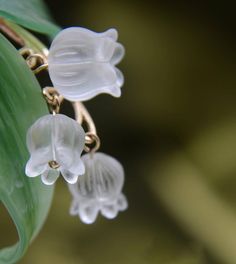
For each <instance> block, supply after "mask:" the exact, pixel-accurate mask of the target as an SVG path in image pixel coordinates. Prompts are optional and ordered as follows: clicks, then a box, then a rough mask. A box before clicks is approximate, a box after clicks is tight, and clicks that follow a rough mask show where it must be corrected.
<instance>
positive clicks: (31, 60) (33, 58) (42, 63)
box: [26, 53, 48, 74]
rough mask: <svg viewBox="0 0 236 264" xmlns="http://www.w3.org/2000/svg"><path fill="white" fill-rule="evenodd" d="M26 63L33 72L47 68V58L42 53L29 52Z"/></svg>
mask: <svg viewBox="0 0 236 264" xmlns="http://www.w3.org/2000/svg"><path fill="white" fill-rule="evenodd" d="M26 63H27V64H28V66H29V67H30V69H31V70H32V71H33V72H34V73H35V74H37V73H39V72H41V71H42V70H45V69H47V68H48V63H47V59H46V58H45V56H43V55H42V54H38V53H35V54H30V55H29V56H28V57H27V58H26ZM37 66H38V67H37Z"/></svg>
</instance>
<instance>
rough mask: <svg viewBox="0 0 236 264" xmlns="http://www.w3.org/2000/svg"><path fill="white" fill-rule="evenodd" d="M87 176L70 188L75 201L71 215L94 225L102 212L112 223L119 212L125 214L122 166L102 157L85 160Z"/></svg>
mask: <svg viewBox="0 0 236 264" xmlns="http://www.w3.org/2000/svg"><path fill="white" fill-rule="evenodd" d="M82 160H83V162H84V165H85V174H84V175H82V176H80V177H79V179H78V181H77V183H76V184H71V185H69V189H70V192H71V194H72V196H73V201H72V205H71V209H70V213H71V214H72V215H78V216H79V217H80V219H81V221H82V222H84V223H86V224H91V223H93V222H94V221H95V220H96V218H97V215H98V213H99V211H100V212H101V214H102V215H103V216H105V217H106V218H108V219H112V218H114V217H116V216H117V214H118V212H119V211H124V210H125V209H126V208H127V206H128V204H127V200H126V198H125V196H124V195H123V194H122V193H121V190H122V187H123V183H124V170H123V167H122V166H121V164H120V163H119V162H118V161H117V160H116V159H114V158H112V157H111V156H108V155H106V154H103V153H94V154H86V155H84V156H82Z"/></svg>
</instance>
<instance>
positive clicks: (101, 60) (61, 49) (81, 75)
mask: <svg viewBox="0 0 236 264" xmlns="http://www.w3.org/2000/svg"><path fill="white" fill-rule="evenodd" d="M117 37H118V34H117V31H116V30H115V29H109V30H107V31H106V32H103V33H96V32H93V31H90V30H88V29H85V28H81V27H71V28H67V29H65V30H62V31H61V32H60V33H59V34H58V35H57V36H56V37H55V39H54V40H53V42H52V45H51V47H50V51H49V56H48V70H49V75H50V78H51V80H52V83H53V85H54V86H55V87H56V88H57V90H58V91H59V93H60V94H61V95H63V96H64V97H65V98H66V99H68V100H71V101H85V100H89V99H91V98H93V97H94V96H96V95H98V94H100V93H108V94H110V95H113V96H115V97H119V96H120V95H121V89H120V87H121V86H122V85H123V82H124V78H123V74H122V73H121V71H120V70H119V69H117V68H116V67H115V65H116V64H118V63H119V62H120V61H121V59H122V58H123V56H124V47H123V46H122V45H121V44H120V43H117Z"/></svg>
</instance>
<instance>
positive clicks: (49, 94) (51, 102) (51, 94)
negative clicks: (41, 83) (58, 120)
mask: <svg viewBox="0 0 236 264" xmlns="http://www.w3.org/2000/svg"><path fill="white" fill-rule="evenodd" d="M43 96H44V99H45V100H46V102H47V104H48V109H49V111H50V113H52V114H53V115H55V114H58V113H59V112H60V105H61V102H62V101H63V97H62V96H61V95H60V94H59V93H58V91H57V90H56V89H55V88H54V87H45V88H43Z"/></svg>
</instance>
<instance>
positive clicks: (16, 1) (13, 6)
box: [0, 0, 60, 37]
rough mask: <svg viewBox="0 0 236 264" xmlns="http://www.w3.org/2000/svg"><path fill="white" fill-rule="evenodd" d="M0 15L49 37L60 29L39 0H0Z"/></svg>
mask: <svg viewBox="0 0 236 264" xmlns="http://www.w3.org/2000/svg"><path fill="white" fill-rule="evenodd" d="M0 16H2V17H4V18H6V19H8V20H10V21H13V22H15V23H17V24H19V25H21V26H23V27H26V28H28V29H31V30H34V31H37V32H40V33H44V34H47V35H49V36H51V37H53V36H55V35H56V34H57V32H58V31H59V30H60V28H59V27H58V26H56V25H55V24H54V23H53V22H52V21H51V18H50V15H49V13H48V10H47V8H46V6H45V4H44V3H43V1H41V0H10V1H9V0H0Z"/></svg>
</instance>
